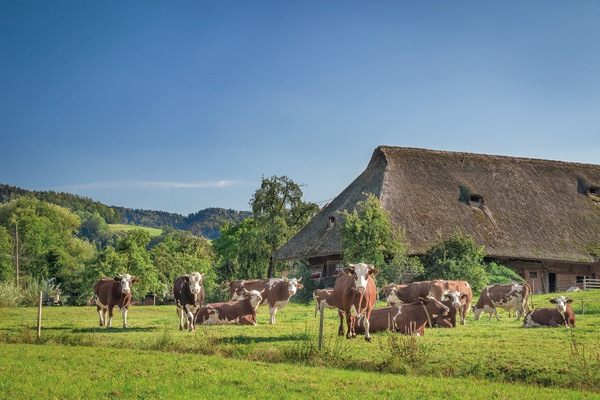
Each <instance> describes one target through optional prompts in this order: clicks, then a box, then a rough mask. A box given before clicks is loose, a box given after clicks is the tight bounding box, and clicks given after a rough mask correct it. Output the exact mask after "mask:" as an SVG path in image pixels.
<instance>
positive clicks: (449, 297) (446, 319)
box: [431, 292, 467, 328]
mask: <svg viewBox="0 0 600 400" xmlns="http://www.w3.org/2000/svg"><path fill="white" fill-rule="evenodd" d="M466 298H467V295H466V294H465V293H461V292H450V293H445V294H444V300H442V301H441V303H442V304H443V305H445V306H446V307H448V308H449V311H448V314H447V315H438V316H437V317H435V318H432V319H431V321H432V322H433V326H438V327H441V328H456V314H457V313H458V312H459V310H460V309H461V307H462V306H463V305H464V300H465V299H466Z"/></svg>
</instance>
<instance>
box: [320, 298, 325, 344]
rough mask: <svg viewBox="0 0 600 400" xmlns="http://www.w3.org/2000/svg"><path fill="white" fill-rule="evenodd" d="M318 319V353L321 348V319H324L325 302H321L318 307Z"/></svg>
mask: <svg viewBox="0 0 600 400" xmlns="http://www.w3.org/2000/svg"><path fill="white" fill-rule="evenodd" d="M319 311H320V314H321V316H320V318H319V351H321V349H322V348H323V319H324V317H325V302H324V301H322V302H321V304H320V305H319Z"/></svg>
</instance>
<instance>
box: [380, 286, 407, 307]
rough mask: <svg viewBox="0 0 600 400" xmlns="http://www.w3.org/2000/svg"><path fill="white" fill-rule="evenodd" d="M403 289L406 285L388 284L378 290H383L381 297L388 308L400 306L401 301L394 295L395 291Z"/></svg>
mask: <svg viewBox="0 0 600 400" xmlns="http://www.w3.org/2000/svg"><path fill="white" fill-rule="evenodd" d="M403 287H406V285H398V284H396V283H390V284H389V285H385V286H383V287H382V288H381V289H379V291H382V290H383V296H384V298H385V301H386V303H387V305H388V307H391V306H399V305H400V304H402V301H400V299H399V298H398V296H397V295H396V291H397V290H398V289H401V288H403Z"/></svg>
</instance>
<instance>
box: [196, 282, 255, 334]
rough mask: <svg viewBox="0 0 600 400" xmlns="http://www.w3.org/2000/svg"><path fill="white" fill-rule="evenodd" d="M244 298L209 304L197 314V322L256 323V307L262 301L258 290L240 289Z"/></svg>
mask: <svg viewBox="0 0 600 400" xmlns="http://www.w3.org/2000/svg"><path fill="white" fill-rule="evenodd" d="M240 297H242V300H237V301H230V302H228V303H214V304H207V305H206V306H204V307H202V308H201V309H200V310H199V311H198V314H197V315H196V323H198V324H203V325H227V324H239V325H256V309H257V308H258V305H259V304H260V302H261V301H262V299H263V298H262V294H261V293H260V292H259V291H257V290H246V289H242V290H240Z"/></svg>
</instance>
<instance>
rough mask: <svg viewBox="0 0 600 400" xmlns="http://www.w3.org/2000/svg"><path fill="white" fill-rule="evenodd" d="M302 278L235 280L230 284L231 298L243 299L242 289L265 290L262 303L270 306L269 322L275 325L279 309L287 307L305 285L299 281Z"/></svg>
mask: <svg viewBox="0 0 600 400" xmlns="http://www.w3.org/2000/svg"><path fill="white" fill-rule="evenodd" d="M301 279H302V278H300V279H296V278H292V279H288V278H270V279H252V280H237V281H233V282H231V283H230V284H229V300H230V301H234V300H243V296H242V294H241V293H242V290H241V289H246V290H257V291H259V292H261V293H263V292H264V293H263V294H262V302H261V303H260V305H263V304H266V305H268V306H269V313H270V314H271V318H270V320H269V322H270V323H271V324H272V325H275V314H276V313H277V310H280V309H282V308H283V307H285V306H286V305H287V303H288V302H289V301H290V297H292V296H293V295H295V294H296V291H297V290H298V289H302V288H303V287H304V286H303V285H302V284H301V283H299V282H300V280H301Z"/></svg>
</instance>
